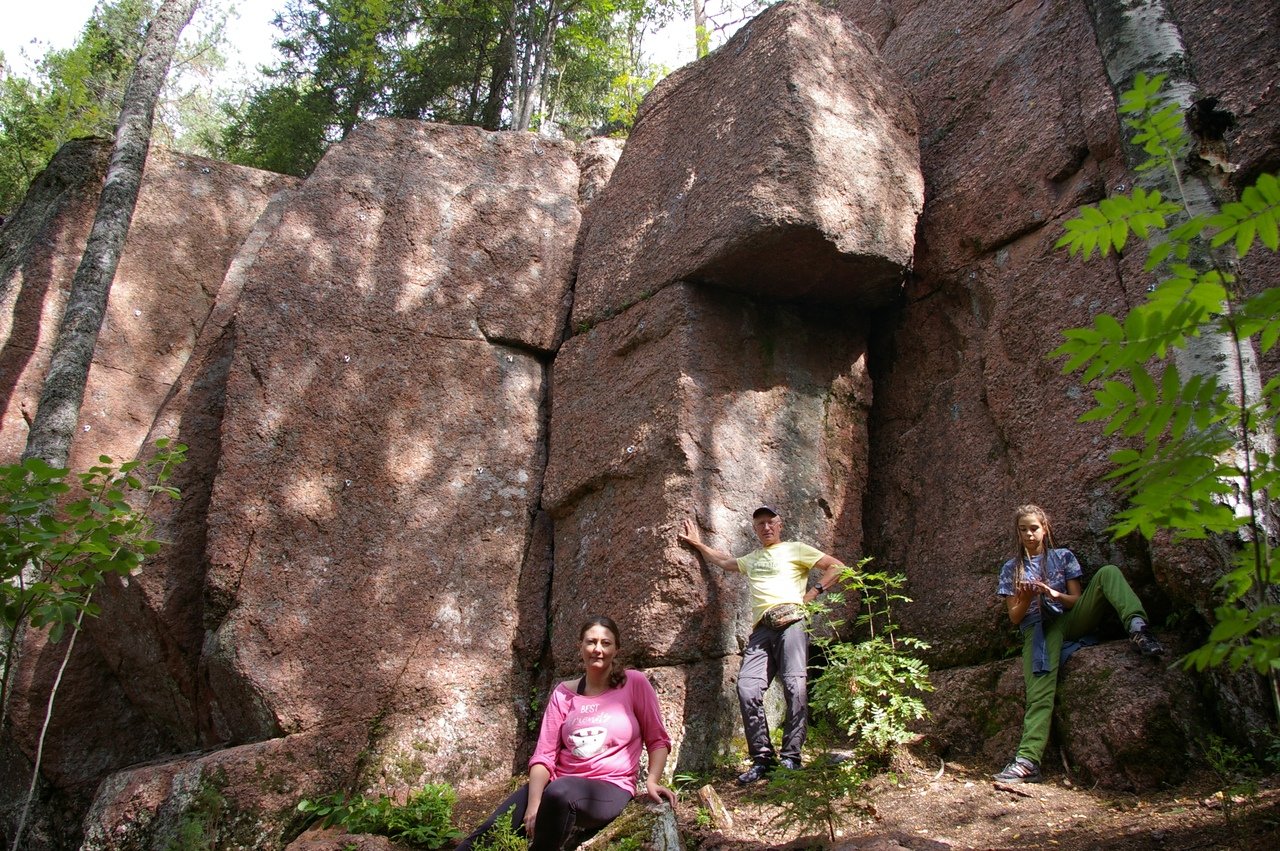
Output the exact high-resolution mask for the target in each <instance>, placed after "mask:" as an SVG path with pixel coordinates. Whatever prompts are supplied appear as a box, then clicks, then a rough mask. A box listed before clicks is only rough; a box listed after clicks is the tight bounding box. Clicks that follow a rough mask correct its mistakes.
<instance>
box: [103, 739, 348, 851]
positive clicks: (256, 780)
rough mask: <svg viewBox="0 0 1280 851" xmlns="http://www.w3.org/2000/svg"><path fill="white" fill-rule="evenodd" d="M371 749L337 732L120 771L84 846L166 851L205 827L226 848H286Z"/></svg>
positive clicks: (106, 789) (109, 781)
mask: <svg viewBox="0 0 1280 851" xmlns="http://www.w3.org/2000/svg"><path fill="white" fill-rule="evenodd" d="M364 745H365V739H364V730H363V728H362V727H361V726H358V725H356V726H353V725H347V726H335V727H330V728H327V729H324V730H315V731H312V732H310V733H306V734H301V735H296V736H287V737H284V738H279V739H272V740H270V741H266V742H256V743H254V744H249V745H242V746H240V747H234V748H224V749H222V750H219V751H215V752H213V753H209V754H204V755H197V756H188V757H182V758H178V759H174V760H171V761H169V762H160V763H153V764H150V765H141V766H137V767H134V768H130V769H127V770H124V771H120V772H117V773H115V774H113V775H111V776H110V777H107V778H106V779H105V780H103V782H102V784H101V785H100V786H99V787H98V789H97V794H96V796H95V798H94V802H93V806H92V807H90V809H89V812H88V814H87V815H85V817H84V839H83V843H82V845H81V846H80V847H81V848H83V849H85V851H128V849H134V848H149V847H153V846H158V847H166V846H167V845H169V844H170V843H173V842H175V841H178V839H179V838H180V837H182V836H183V835H184V834H183V825H184V824H203V825H205V826H206V827H207V826H209V825H216V827H217V834H216V835H217V839H218V844H219V847H223V846H227V847H241V848H249V847H253V848H282V847H284V844H285V840H286V839H287V838H289V837H290V836H291V835H292V833H293V832H296V831H297V830H298V829H299V826H300V825H299V821H300V816H299V814H298V812H297V811H296V807H297V804H298V801H299V800H301V799H302V798H312V799H315V798H319V797H322V796H325V795H328V794H330V793H331V792H333V791H334V790H336V789H343V788H348V787H349V786H350V785H351V784H352V783H354V782H355V779H356V775H357V773H358V771H359V768H360V752H361V749H362V748H363V747H364Z"/></svg>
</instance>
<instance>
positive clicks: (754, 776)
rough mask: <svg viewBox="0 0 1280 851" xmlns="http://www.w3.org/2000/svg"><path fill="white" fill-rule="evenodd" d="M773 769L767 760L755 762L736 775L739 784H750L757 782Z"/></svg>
mask: <svg viewBox="0 0 1280 851" xmlns="http://www.w3.org/2000/svg"><path fill="white" fill-rule="evenodd" d="M772 770H773V766H772V765H770V764H769V763H767V762H757V763H755V764H754V765H752V766H751V767H750V768H748V769H747V770H746V771H744V772H742V773H741V774H739V775H738V785H739V786H750V785H751V784H752V783H759V782H760V781H761V780H763V779H765V777H767V776H768V775H769V772H770V771H772Z"/></svg>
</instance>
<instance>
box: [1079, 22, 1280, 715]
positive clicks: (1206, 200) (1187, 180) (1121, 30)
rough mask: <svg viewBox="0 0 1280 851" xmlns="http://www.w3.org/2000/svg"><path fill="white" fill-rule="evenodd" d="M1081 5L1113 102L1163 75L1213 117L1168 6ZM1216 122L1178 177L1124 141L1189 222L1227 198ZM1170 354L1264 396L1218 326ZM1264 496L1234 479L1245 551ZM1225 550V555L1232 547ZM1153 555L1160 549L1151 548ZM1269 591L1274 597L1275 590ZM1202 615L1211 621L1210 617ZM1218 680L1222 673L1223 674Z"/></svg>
mask: <svg viewBox="0 0 1280 851" xmlns="http://www.w3.org/2000/svg"><path fill="white" fill-rule="evenodd" d="M1086 5H1087V6H1088V9H1089V13H1090V15H1091V16H1092V18H1093V27H1094V32H1095V34H1096V35H1097V39H1098V46H1099V49H1100V50H1101V53H1102V59H1103V64H1104V65H1105V67H1106V72H1107V77H1108V80H1109V82H1110V83H1111V87H1112V90H1113V91H1114V92H1115V94H1116V99H1117V101H1118V100H1119V97H1120V94H1121V93H1122V92H1124V91H1127V90H1128V89H1129V88H1131V87H1132V85H1133V82H1134V79H1135V78H1136V77H1137V75H1138V73H1139V72H1146V73H1147V74H1148V76H1154V75H1156V74H1165V75H1166V80H1165V83H1164V88H1163V91H1164V92H1165V93H1166V94H1167V95H1169V96H1170V97H1171V98H1172V99H1173V100H1174V101H1176V102H1177V104H1178V105H1179V106H1180V107H1181V109H1182V111H1183V113H1184V115H1191V114H1193V112H1194V113H1196V114H1198V115H1205V114H1209V113H1211V109H1208V110H1201V109H1200V107H1201V105H1202V104H1204V103H1205V102H1203V101H1201V94H1200V93H1199V92H1198V91H1197V89H1198V87H1197V85H1196V81H1195V78H1194V77H1193V75H1192V64H1191V59H1190V57H1189V56H1188V55H1187V51H1186V47H1185V46H1184V43H1183V40H1182V32H1181V30H1180V29H1179V27H1178V24H1177V21H1176V20H1175V19H1174V17H1173V13H1172V10H1171V9H1170V7H1169V3H1168V0H1086ZM1215 123H1216V122H1212V121H1209V122H1205V121H1199V122H1188V130H1189V131H1190V135H1191V136H1192V138H1193V139H1195V140H1196V142H1197V143H1199V144H1200V146H1201V150H1200V151H1198V152H1193V153H1192V154H1191V155H1190V156H1189V158H1188V159H1189V162H1188V164H1187V165H1188V167H1187V168H1186V169H1184V170H1183V173H1182V174H1181V176H1180V178H1179V176H1177V175H1174V174H1171V173H1170V172H1169V171H1168V170H1166V169H1161V168H1155V169H1150V170H1148V171H1144V172H1138V171H1136V166H1137V165H1138V164H1139V163H1141V162H1143V161H1144V160H1145V159H1146V158H1147V155H1146V153H1145V152H1144V151H1143V150H1142V149H1141V148H1140V147H1138V146H1136V145H1133V144H1132V142H1130V140H1129V139H1128V138H1126V139H1125V156H1126V159H1127V161H1128V165H1129V168H1130V170H1132V171H1134V173H1135V175H1136V176H1135V182H1136V183H1138V184H1139V185H1141V186H1142V187H1143V188H1144V189H1146V190H1147V191H1151V190H1153V189H1155V190H1159V191H1160V194H1161V195H1162V196H1163V197H1164V198H1166V199H1169V200H1175V201H1177V200H1181V201H1183V202H1185V204H1186V207H1187V209H1188V212H1189V213H1190V214H1191V215H1192V216H1198V215H1205V216H1212V215H1215V214H1217V213H1218V212H1220V211H1221V205H1222V203H1223V201H1224V200H1226V199H1229V198H1230V196H1231V190H1230V187H1229V186H1228V185H1227V183H1226V180H1225V172H1223V171H1221V170H1219V169H1217V168H1215V162H1214V160H1215V159H1216V154H1214V155H1208V156H1207V157H1204V158H1202V157H1200V156H1199V154H1201V153H1204V152H1205V150H1206V149H1210V150H1212V149H1214V148H1217V147H1219V146H1220V145H1221V139H1216V138H1212V137H1210V136H1206V135H1203V133H1202V131H1203V130H1204V129H1205V127H1206V126H1207V127H1210V128H1212V127H1213V125H1214V124H1215ZM1191 249H1192V253H1191V255H1190V257H1189V258H1188V262H1189V263H1190V265H1192V266H1193V267H1195V268H1196V269H1198V270H1200V271H1207V270H1209V269H1210V268H1213V267H1215V266H1216V267H1217V268H1219V269H1222V270H1223V271H1226V272H1229V273H1231V274H1233V275H1234V274H1235V272H1236V269H1235V266H1236V260H1237V258H1236V256H1235V252H1234V249H1233V247H1232V245H1231V244H1230V243H1228V244H1226V245H1224V246H1222V248H1221V249H1218V253H1217V255H1216V257H1215V256H1210V252H1209V249H1208V248H1207V247H1206V246H1205V245H1204V244H1203V243H1200V242H1199V241H1193V242H1192V245H1191ZM1226 286H1227V288H1228V292H1234V293H1235V294H1237V295H1238V294H1240V293H1241V288H1240V283H1239V282H1238V281H1237V283H1235V284H1226ZM1222 315H1223V316H1224V317H1226V318H1228V319H1230V317H1231V315H1232V311H1231V305H1230V304H1224V305H1223V310H1222ZM1173 356H1174V362H1175V364H1176V365H1177V368H1178V372H1179V373H1180V375H1181V377H1182V379H1183V380H1184V381H1186V380H1187V379H1189V378H1190V377H1191V376H1193V375H1200V376H1203V377H1205V378H1209V377H1212V378H1213V379H1215V381H1216V382H1217V385H1218V387H1220V388H1223V389H1225V390H1227V391H1228V392H1229V393H1230V394H1231V398H1232V399H1233V400H1234V403H1235V404H1236V405H1238V406H1240V407H1241V408H1242V409H1244V408H1247V407H1248V406H1250V405H1253V404H1255V403H1256V402H1258V401H1259V400H1260V399H1261V397H1262V377H1261V370H1260V368H1259V364H1258V354H1257V350H1256V348H1255V346H1254V344H1253V340H1252V339H1251V338H1248V337H1245V338H1243V339H1242V338H1241V337H1240V336H1239V335H1235V334H1231V333H1227V332H1225V331H1223V330H1222V329H1221V328H1220V327H1218V326H1205V327H1202V328H1201V329H1200V334H1199V335H1198V336H1196V337H1192V338H1190V339H1189V340H1188V341H1187V344H1186V345H1185V347H1183V348H1180V349H1175V350H1174V352H1173ZM1275 443H1276V440H1275V435H1274V434H1272V433H1271V432H1270V431H1269V430H1262V429H1248V428H1245V429H1241V430H1239V431H1237V432H1236V434H1235V435H1234V446H1233V448H1232V449H1231V450H1230V457H1229V458H1228V459H1226V460H1229V461H1231V462H1233V463H1234V465H1235V466H1236V468H1237V469H1240V470H1250V469H1256V468H1257V466H1258V465H1257V462H1256V459H1257V457H1258V455H1259V454H1260V453H1263V454H1267V455H1270V454H1273V453H1274V447H1275ZM1266 496H1267V495H1266V494H1263V493H1256V492H1255V491H1254V488H1253V486H1252V480H1251V479H1250V478H1249V477H1248V476H1245V475H1242V476H1241V477H1239V478H1238V479H1237V480H1236V481H1235V493H1234V496H1233V498H1231V499H1230V500H1229V503H1230V506H1231V508H1232V510H1233V511H1234V512H1235V514H1236V517H1237V518H1238V519H1239V520H1240V521H1241V524H1242V527H1244V528H1246V529H1248V530H1249V531H1248V533H1247V534H1246V536H1245V539H1244V540H1243V541H1242V543H1244V544H1245V545H1250V544H1252V543H1254V542H1256V541H1260V540H1265V539H1268V538H1274V536H1275V534H1276V528H1275V526H1276V524H1275V523H1274V522H1273V518H1272V508H1271V505H1270V504H1269V501H1268V500H1267V498H1266ZM1250 538H1251V539H1252V540H1250ZM1268 544H1269V542H1268ZM1226 549H1228V550H1230V549H1232V546H1228V547H1227V548H1226ZM1155 551H1158V547H1156V546H1155V545H1154V544H1153V552H1155ZM1202 551H1203V550H1202ZM1214 551H1215V552H1218V554H1219V555H1220V556H1221V557H1222V559H1223V563H1222V564H1221V565H1220V570H1221V571H1225V570H1227V569H1229V567H1230V564H1229V562H1230V553H1229V552H1228V553H1224V552H1220V551H1219V550H1218V548H1216V547H1215V548H1214ZM1270 590H1271V591H1272V592H1274V588H1272V589H1270ZM1258 593H1259V594H1263V593H1266V589H1263V588H1259V589H1258ZM1200 602H1202V603H1203V601H1200ZM1204 614H1206V615H1208V613H1207V612H1204ZM1215 676H1226V675H1225V674H1221V673H1220V674H1216V675H1215ZM1232 679H1235V680H1237V681H1238V680H1239V676H1238V675H1233V677H1232ZM1267 690H1268V692H1269V693H1268V699H1269V700H1270V702H1271V703H1272V704H1273V708H1274V711H1276V712H1277V713H1280V680H1278V679H1277V677H1276V676H1275V674H1274V672H1273V673H1272V675H1271V676H1270V677H1268V682H1267ZM1249 726H1253V725H1245V728H1246V729H1248V728H1249Z"/></svg>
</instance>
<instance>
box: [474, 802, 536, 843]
mask: <svg viewBox="0 0 1280 851" xmlns="http://www.w3.org/2000/svg"><path fill="white" fill-rule="evenodd" d="M515 810H516V808H515V807H511V808H510V809H508V810H507V811H506V812H505V813H503V814H502V815H500V816H498V820H497V821H495V822H494V823H493V827H491V828H489V829H488V830H487V831H485V833H484V835H483V836H481V837H480V838H479V839H478V840H476V843H475V844H474V845H473V846H471V847H472V848H473V849H474V851H527V849H528V848H529V840H527V839H525V838H524V837H523V836H521V835H520V834H518V833H516V828H517V827H518V825H512V824H511V817H512V815H513V814H514V813H515Z"/></svg>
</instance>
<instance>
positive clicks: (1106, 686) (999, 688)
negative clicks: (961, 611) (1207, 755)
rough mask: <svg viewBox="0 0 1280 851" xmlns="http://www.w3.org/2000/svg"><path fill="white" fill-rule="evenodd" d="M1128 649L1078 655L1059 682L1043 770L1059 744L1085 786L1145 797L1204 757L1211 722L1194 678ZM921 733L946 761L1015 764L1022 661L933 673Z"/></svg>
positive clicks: (1115, 645) (1119, 645) (1120, 646)
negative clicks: (972, 758)
mask: <svg viewBox="0 0 1280 851" xmlns="http://www.w3.org/2000/svg"><path fill="white" fill-rule="evenodd" d="M1128 645H1129V642H1128V641H1117V642H1106V643H1103V644H1100V645H1098V646H1096V647H1085V648H1083V649H1081V650H1079V651H1078V652H1076V653H1075V654H1074V655H1073V656H1072V657H1071V658H1070V659H1069V660H1068V661H1067V664H1066V665H1064V666H1063V668H1062V671H1061V672H1060V674H1059V681H1058V693H1057V703H1056V706H1055V708H1054V715H1053V727H1052V729H1051V731H1050V742H1051V745H1050V750H1049V751H1048V752H1046V757H1045V767H1046V769H1047V770H1048V771H1049V772H1051V773H1052V772H1053V771H1055V770H1056V769H1055V768H1054V763H1055V762H1056V754H1055V746H1056V749H1060V750H1061V752H1062V756H1063V758H1064V759H1065V760H1066V762H1067V764H1068V765H1070V766H1071V768H1072V770H1073V771H1075V772H1078V773H1079V774H1080V775H1081V776H1082V777H1083V778H1084V780H1085V781H1086V782H1088V783H1091V784H1097V785H1100V786H1102V787H1104V788H1108V789H1127V790H1132V791H1149V790H1152V789H1159V788H1163V787H1166V786H1168V785H1169V784H1174V783H1177V782H1179V781H1180V780H1181V779H1182V778H1183V777H1185V776H1186V773H1187V771H1188V770H1189V769H1190V768H1191V767H1192V766H1193V765H1194V762H1195V759H1196V758H1197V757H1198V756H1199V755H1200V754H1199V751H1198V745H1197V742H1198V740H1199V737H1198V736H1197V735H1196V732H1195V731H1196V730H1200V729H1204V726H1205V725H1206V724H1207V723H1208V718H1207V716H1206V713H1205V709H1204V707H1203V706H1202V705H1201V703H1200V700H1199V698H1198V696H1197V689H1196V686H1195V684H1194V682H1193V681H1192V680H1191V678H1190V677H1189V676H1188V675H1187V674H1186V673H1185V672H1183V671H1182V670H1181V669H1180V668H1178V667H1168V666H1166V665H1165V664H1162V663H1160V662H1159V661H1157V660H1153V659H1151V658H1147V657H1142V656H1139V655H1138V654H1136V653H1134V652H1133V650H1132V649H1131V648H1130V647H1129V646H1128ZM932 681H933V685H934V687H935V690H934V691H933V692H932V693H930V694H929V695H928V696H927V697H926V699H925V702H926V704H927V705H928V707H929V710H930V713H931V715H932V717H931V718H930V720H929V721H928V722H927V723H926V724H925V725H924V727H923V729H925V730H926V731H927V733H928V735H929V737H930V738H931V739H932V740H933V743H934V745H935V746H936V747H938V749H939V751H940V752H941V753H942V754H943V755H944V756H946V755H948V754H953V753H954V754H980V755H982V756H983V757H985V758H986V760H987V764H988V765H989V766H991V769H992V771H996V770H998V769H999V768H1000V767H1001V766H1003V765H1004V764H1005V763H1007V762H1008V761H1009V760H1010V759H1012V757H1013V755H1014V753H1015V752H1016V751H1017V748H1018V742H1019V740H1020V739H1021V736H1022V713H1023V705H1024V704H1023V701H1024V688H1023V682H1022V661H1021V659H1015V660H1008V661H1002V662H988V663H986V664H983V665H977V666H973V667H968V668H951V669H949V670H946V671H938V672H935V673H934V674H933V675H932Z"/></svg>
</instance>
